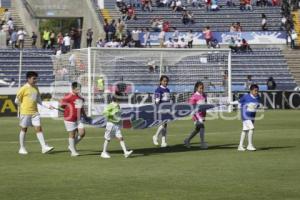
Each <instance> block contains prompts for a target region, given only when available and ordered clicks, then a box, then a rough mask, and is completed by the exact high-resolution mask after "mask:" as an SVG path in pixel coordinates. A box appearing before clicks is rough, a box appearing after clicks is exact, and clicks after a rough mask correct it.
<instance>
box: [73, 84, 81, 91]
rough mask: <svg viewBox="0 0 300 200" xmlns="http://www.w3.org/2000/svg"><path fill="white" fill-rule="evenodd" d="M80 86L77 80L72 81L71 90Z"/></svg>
mask: <svg viewBox="0 0 300 200" xmlns="http://www.w3.org/2000/svg"><path fill="white" fill-rule="evenodd" d="M80 87H81V85H80V83H78V82H73V83H72V89H73V90H74V89H76V88H80Z"/></svg>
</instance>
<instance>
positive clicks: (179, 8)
mask: <svg viewBox="0 0 300 200" xmlns="http://www.w3.org/2000/svg"><path fill="white" fill-rule="evenodd" d="M182 10H183V8H182V2H181V0H176V1H175V6H174V8H173V12H176V11H178V12H181V11H182Z"/></svg>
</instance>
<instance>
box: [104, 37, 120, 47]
mask: <svg viewBox="0 0 300 200" xmlns="http://www.w3.org/2000/svg"><path fill="white" fill-rule="evenodd" d="M120 46H121V44H120V42H118V41H117V40H116V39H115V38H114V39H112V41H110V42H107V43H106V44H105V47H112V48H118V47H120Z"/></svg>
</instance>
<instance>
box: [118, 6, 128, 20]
mask: <svg viewBox="0 0 300 200" xmlns="http://www.w3.org/2000/svg"><path fill="white" fill-rule="evenodd" d="M127 11H128V9H127V6H126V5H123V6H122V8H121V9H120V12H121V14H122V20H124V21H127V18H128V15H127Z"/></svg>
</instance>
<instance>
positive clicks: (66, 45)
mask: <svg viewBox="0 0 300 200" xmlns="http://www.w3.org/2000/svg"><path fill="white" fill-rule="evenodd" d="M63 41H64V43H63V44H64V50H65V52H66V53H68V52H69V51H70V50H71V37H70V36H69V34H68V33H66V34H65V37H64V39H63Z"/></svg>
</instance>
